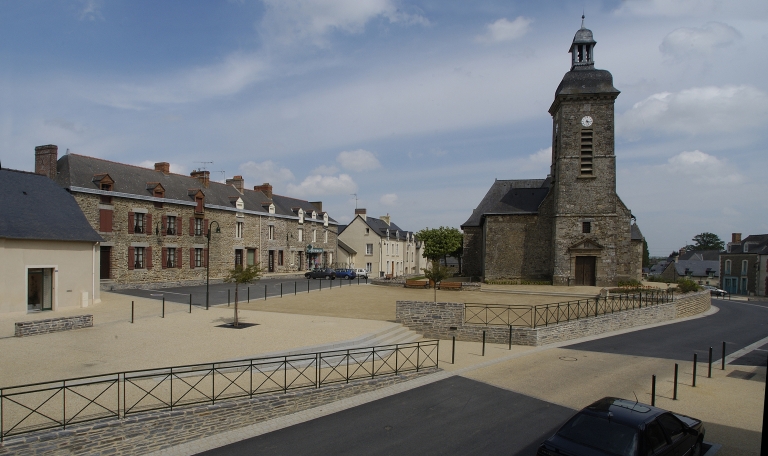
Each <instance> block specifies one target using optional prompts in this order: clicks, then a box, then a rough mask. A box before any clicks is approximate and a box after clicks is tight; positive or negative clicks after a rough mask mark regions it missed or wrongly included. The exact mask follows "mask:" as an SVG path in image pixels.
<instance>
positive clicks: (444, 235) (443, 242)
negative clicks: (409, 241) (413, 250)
mask: <svg viewBox="0 0 768 456" xmlns="http://www.w3.org/2000/svg"><path fill="white" fill-rule="evenodd" d="M416 237H417V238H418V239H419V240H421V241H422V242H424V256H425V257H427V258H428V259H429V260H430V261H434V260H439V259H440V258H445V257H446V256H448V255H454V256H456V255H459V256H460V255H461V253H462V249H463V242H464V235H463V234H462V233H461V231H459V230H458V229H456V228H449V227H446V226H441V227H440V228H431V229H430V228H425V229H423V230H421V231H419V232H418V233H416Z"/></svg>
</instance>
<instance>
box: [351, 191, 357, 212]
mask: <svg viewBox="0 0 768 456" xmlns="http://www.w3.org/2000/svg"><path fill="white" fill-rule="evenodd" d="M350 195H352V196H354V197H355V209H357V193H350Z"/></svg>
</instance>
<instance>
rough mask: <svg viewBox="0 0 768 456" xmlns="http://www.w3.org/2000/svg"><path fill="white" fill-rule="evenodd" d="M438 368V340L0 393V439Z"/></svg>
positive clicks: (39, 385)
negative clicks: (143, 414) (98, 421)
mask: <svg viewBox="0 0 768 456" xmlns="http://www.w3.org/2000/svg"><path fill="white" fill-rule="evenodd" d="M431 367H438V341H437V340H428V341H422V342H412V343H406V344H394V345H382V346H378V347H368V348H352V349H347V350H334V351H325V352H317V353H307V354H298V355H288V356H277V357H268V358H253V359H247V360H239V361H225V362H219V363H209V364H194V365H188V366H175V367H167V368H161V369H146V370H138V371H130V372H124V373H115V374H108V375H100V376H91V377H80V378H71V379H67V380H59V381H53V382H44V383H35V384H30V385H21V386H14V387H10V388H2V389H0V441H3V440H5V439H6V438H8V437H11V436H16V435H20V434H25V433H29V432H36V431H42V430H46V429H57V428H60V429H66V428H67V426H72V425H75V424H80V423H85V422H89V421H94V420H101V419H108V418H114V419H120V418H125V417H126V416H129V415H133V414H137V413H143V412H148V411H154V410H173V409H175V408H179V407H184V406H190V405H194V404H215V403H216V402H221V401H226V400H232V399H237V398H252V397H253V396H256V395H259V394H266V393H275V392H281V391H282V392H286V391H288V390H294V389H300V388H320V387H321V386H323V385H329V384H334V383H349V382H350V381H351V380H358V379H365V378H375V377H377V376H383V375H395V374H399V373H401V372H408V371H419V370H420V369H425V368H431Z"/></svg>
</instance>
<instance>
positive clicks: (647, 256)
mask: <svg viewBox="0 0 768 456" xmlns="http://www.w3.org/2000/svg"><path fill="white" fill-rule="evenodd" d="M643 267H644V268H650V267H651V253H650V252H649V251H648V243H647V242H645V239H643Z"/></svg>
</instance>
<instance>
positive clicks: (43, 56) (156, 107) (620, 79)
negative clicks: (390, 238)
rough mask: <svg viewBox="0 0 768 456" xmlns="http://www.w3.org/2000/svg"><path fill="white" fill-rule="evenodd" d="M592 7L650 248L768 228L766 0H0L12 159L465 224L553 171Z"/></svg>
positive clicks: (6, 152)
mask: <svg viewBox="0 0 768 456" xmlns="http://www.w3.org/2000/svg"><path fill="white" fill-rule="evenodd" d="M582 12H584V13H585V15H586V20H585V26H586V27H587V28H590V29H591V30H592V31H593V33H594V37H595V40H596V41H597V45H596V47H595V52H594V59H595V64H596V67H597V68H601V69H606V70H608V71H610V72H611V73H612V74H613V78H614V86H615V87H616V88H618V89H619V90H620V91H621V94H620V95H619V97H618V99H617V100H616V106H615V114H616V122H615V124H616V144H615V152H616V157H617V190H618V194H619V196H620V197H621V199H622V200H623V201H624V203H625V204H626V205H627V206H628V207H629V208H630V209H631V210H632V213H633V215H634V216H635V217H637V223H638V225H639V227H640V229H641V230H642V232H643V234H644V235H645V237H646V240H647V241H648V245H649V249H650V252H651V255H659V256H660V255H666V254H668V253H670V252H671V251H673V250H677V249H679V248H680V247H683V246H684V245H686V244H690V243H692V242H691V239H692V238H693V236H695V235H696V234H699V233H701V232H713V233H715V234H717V235H719V236H720V237H721V238H722V239H723V240H725V241H726V242H727V241H729V240H730V238H731V233H733V232H741V233H743V234H744V236H746V235H748V234H758V233H768V217H766V208H767V207H768V204H767V203H766V198H765V195H766V193H767V192H766V190H768V184H767V183H766V178H765V170H766V169H768V154H767V153H766V152H768V128H766V126H767V125H768V78H766V77H765V74H766V73H767V72H768V59H767V58H766V57H765V56H766V49H768V2H766V1H765V0H733V1H717V0H675V1H672V0H625V1H590V0H584V1H580V2H575V1H568V0H540V1H525V2H521V1H510V0H499V1H492V0H473V1H471V2H467V1H462V0H456V1H451V0H293V1H291V0H241V1H234V0H233V1H224V0H221V1H213V0H211V1H196V0H189V1H184V2H157V1H149V0H147V1H145V0H103V1H101V0H47V1H40V0H25V1H24V2H11V1H6V2H0V94H1V95H0V97H1V98H0V100H1V101H0V164H1V165H2V166H3V167H5V168H14V169H22V170H30V171H31V170H33V168H34V160H33V157H34V147H35V146H38V145H44V144H56V145H58V147H59V155H60V156H61V155H62V154H64V153H65V151H67V150H69V151H70V152H71V153H77V154H83V155H89V156H93V157H100V158H104V159H108V160H114V161H119V162H123V163H130V164H135V165H140V166H147V167H150V168H151V167H152V166H153V164H154V163H155V162H160V161H166V162H170V163H171V170H172V171H173V172H178V173H183V174H188V173H189V172H190V171H192V170H193V169H199V168H204V169H208V170H210V171H211V178H212V179H214V180H218V181H223V180H224V179H226V178H231V177H232V176H234V175H242V176H243V177H244V178H245V181H246V185H247V186H248V187H251V188H252V186H254V185H259V184H261V183H263V182H269V183H271V184H272V185H273V188H274V192H275V193H277V194H281V195H287V196H293V197H298V198H303V199H307V200H310V201H322V202H323V208H324V210H326V211H328V212H329V214H330V216H331V217H333V218H335V219H336V220H337V221H339V222H340V223H346V222H349V221H350V220H351V219H352V217H353V216H354V210H355V207H360V208H366V209H367V211H368V215H371V216H379V215H384V214H390V215H391V216H392V221H393V222H395V223H396V224H398V225H399V226H400V227H401V228H403V229H406V230H413V231H418V230H420V229H422V228H426V227H437V226H453V227H459V226H460V225H461V224H462V223H464V222H465V221H466V220H467V218H469V216H470V215H471V213H472V210H473V209H474V208H475V207H476V206H477V204H478V203H479V202H480V200H481V199H482V198H483V196H484V195H485V193H486V192H487V191H488V189H489V188H490V186H491V185H492V183H493V181H494V179H526V178H538V179H541V178H544V177H546V175H547V173H548V169H549V161H550V147H551V143H550V141H551V121H552V119H551V116H550V115H549V113H548V112H547V110H548V109H549V106H550V104H551V103H552V101H553V97H554V92H555V89H556V88H557V85H558V84H559V82H560V80H561V79H562V77H563V75H564V74H565V73H566V72H567V71H568V70H569V69H570V55H569V54H568V53H567V51H568V50H569V47H570V44H571V41H572V39H573V35H574V34H575V32H576V31H577V30H578V29H579V27H580V26H581V15H582ZM761 75H762V76H761Z"/></svg>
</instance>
